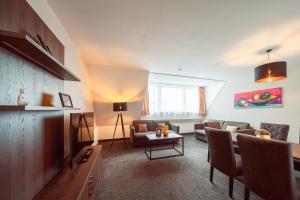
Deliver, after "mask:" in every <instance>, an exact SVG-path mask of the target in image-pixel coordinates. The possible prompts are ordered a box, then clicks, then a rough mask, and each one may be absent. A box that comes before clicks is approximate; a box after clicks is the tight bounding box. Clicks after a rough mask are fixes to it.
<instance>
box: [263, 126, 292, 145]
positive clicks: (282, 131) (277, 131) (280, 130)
mask: <svg viewBox="0 0 300 200" xmlns="http://www.w3.org/2000/svg"><path fill="white" fill-rule="evenodd" d="M260 128H261V129H265V130H267V131H269V132H270V133H271V134H272V136H271V138H272V139H274V140H282V141H286V140H287V137H288V134H289V129H290V126H289V125H286V124H272V123H261V124H260Z"/></svg>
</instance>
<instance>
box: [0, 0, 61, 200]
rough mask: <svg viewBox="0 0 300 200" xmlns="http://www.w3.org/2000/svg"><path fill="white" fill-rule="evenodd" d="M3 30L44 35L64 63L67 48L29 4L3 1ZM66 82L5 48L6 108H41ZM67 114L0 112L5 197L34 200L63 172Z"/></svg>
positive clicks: (2, 92) (0, 58)
mask: <svg viewBox="0 0 300 200" xmlns="http://www.w3.org/2000/svg"><path fill="white" fill-rule="evenodd" d="M0 30H6V31H14V32H26V33H27V34H29V35H30V36H31V37H32V39H34V40H36V41H37V42H38V39H37V36H36V35H37V34H39V35H40V36H41V37H42V39H43V40H44V42H45V43H46V45H48V46H49V48H50V50H51V52H52V54H53V56H54V57H56V58H57V60H59V61H60V62H61V63H64V46H63V44H62V43H61V42H60V41H59V40H58V39H57V38H56V36H55V35H54V34H53V33H52V32H51V30H50V29H49V28H48V27H47V25H46V24H45V23H44V22H43V21H42V20H41V18H40V17H39V16H38V15H37V14H36V13H35V12H34V10H33V9H32V8H31V7H30V5H29V4H28V3H27V2H26V0H0ZM63 85H64V84H63V81H62V80H60V79H58V78H56V77H55V76H53V75H51V74H49V73H47V72H45V71H43V70H41V69H40V68H37V67H36V66H34V65H33V64H31V63H28V62H27V61H24V60H23V59H21V58H20V57H18V56H16V55H14V54H12V53H10V52H8V51H7V50H5V49H3V48H1V47H0V105H16V104H17V97H18V94H19V89H20V88H21V87H24V88H25V96H26V97H25V100H26V101H27V102H28V103H29V104H30V105H41V102H42V94H43V93H49V94H52V95H54V99H53V104H54V106H61V103H60V99H59V95H58V92H60V91H63ZM63 123H64V113H63V112H62V111H35V112H34V111H27V112H19V111H18V112H0V158H1V159H0V199H8V200H10V199H12V200H15V199H22V200H24V199H25V200H27V199H32V198H33V197H34V196H35V195H36V194H37V193H38V192H39V191H40V190H41V189H42V188H43V187H44V186H45V185H46V184H47V183H48V182H49V180H51V179H52V178H53V176H54V175H55V174H56V173H57V172H58V171H59V170H60V169H61V167H62V163H63V157H64V155H63V152H64V145H66V144H64V124H63Z"/></svg>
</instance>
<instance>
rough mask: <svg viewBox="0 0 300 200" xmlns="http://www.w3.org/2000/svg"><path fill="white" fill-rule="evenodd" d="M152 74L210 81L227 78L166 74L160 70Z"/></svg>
mask: <svg viewBox="0 0 300 200" xmlns="http://www.w3.org/2000/svg"><path fill="white" fill-rule="evenodd" d="M150 74H158V75H167V76H175V77H182V78H192V79H198V80H208V81H219V82H223V83H225V82H226V81H225V80H218V79H210V78H200V77H194V76H183V75H175V74H165V73H158V72H150Z"/></svg>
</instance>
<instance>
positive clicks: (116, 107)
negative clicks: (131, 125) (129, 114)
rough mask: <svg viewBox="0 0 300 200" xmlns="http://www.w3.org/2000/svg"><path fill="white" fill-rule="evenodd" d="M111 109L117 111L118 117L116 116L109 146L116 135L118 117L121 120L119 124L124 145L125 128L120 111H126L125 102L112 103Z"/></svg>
mask: <svg viewBox="0 0 300 200" xmlns="http://www.w3.org/2000/svg"><path fill="white" fill-rule="evenodd" d="M113 111H114V112H118V117H117V122H116V125H115V130H114V135H113V139H112V142H111V146H112V145H113V142H114V140H115V135H116V130H117V126H118V122H119V118H120V120H121V125H122V133H123V142H124V145H125V146H126V141H125V129H124V122H123V115H122V112H124V111H127V102H116V103H113Z"/></svg>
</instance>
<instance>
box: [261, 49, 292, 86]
mask: <svg viewBox="0 0 300 200" xmlns="http://www.w3.org/2000/svg"><path fill="white" fill-rule="evenodd" d="M271 51H272V49H268V50H266V53H267V54H268V61H270V52H271ZM286 77H287V69H286V62H285V61H279V62H269V63H266V64H263V65H260V66H258V67H256V68H255V82H258V83H264V82H273V81H279V80H283V79H285V78H286Z"/></svg>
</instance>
